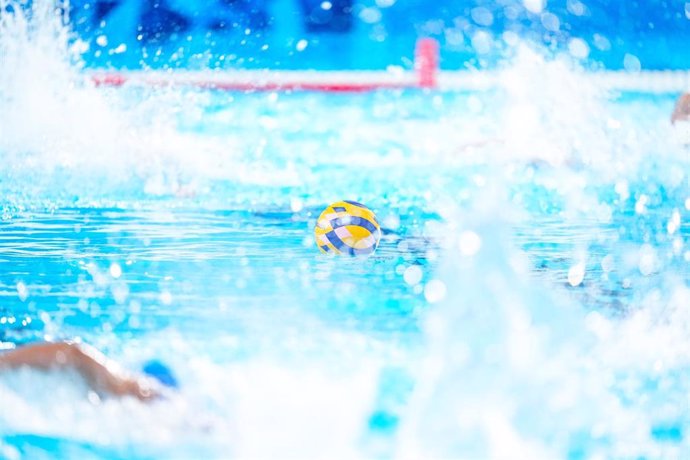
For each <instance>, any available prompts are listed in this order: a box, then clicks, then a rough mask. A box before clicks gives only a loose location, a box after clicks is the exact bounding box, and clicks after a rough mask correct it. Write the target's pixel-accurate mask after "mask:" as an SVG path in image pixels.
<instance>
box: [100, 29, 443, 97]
mask: <svg viewBox="0 0 690 460" xmlns="http://www.w3.org/2000/svg"><path fill="white" fill-rule="evenodd" d="M414 68H415V71H414V72H409V71H403V70H399V71H381V72H377V71H273V70H259V71H252V70H231V71H201V72H199V71H196V72H190V71H129V72H96V73H93V74H92V79H93V81H94V83H95V84H96V85H97V86H123V85H125V84H132V85H138V86H187V87H193V88H202V89H218V90H226V91H242V92H251V91H321V92H330V93H347V92H365V91H376V90H391V89H406V88H426V89H433V88H435V87H436V85H437V81H438V78H437V75H438V72H439V44H438V42H437V41H436V40H434V39H432V38H421V39H419V40H418V41H417V45H416V49H415V65H414Z"/></svg>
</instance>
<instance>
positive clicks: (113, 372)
mask: <svg viewBox="0 0 690 460" xmlns="http://www.w3.org/2000/svg"><path fill="white" fill-rule="evenodd" d="M23 366H28V367H33V368H37V369H43V370H49V369H56V368H70V369H74V370H76V371H77V372H79V374H81V375H82V377H84V379H85V380H86V381H87V383H88V384H89V385H90V386H91V387H92V388H93V389H94V390H98V391H101V392H104V393H109V394H112V395H115V396H125V395H131V396H135V397H137V398H139V399H141V400H148V399H152V398H156V397H157V396H159V391H158V390H157V385H156V384H155V383H154V382H152V381H151V380H150V379H145V378H135V377H134V376H132V375H129V374H128V373H126V372H125V371H124V370H122V369H121V368H120V367H119V366H117V364H116V363H115V362H113V361H111V360H109V359H108V358H106V357H105V356H104V355H103V354H102V353H100V352H99V351H98V350H96V349H95V348H93V347H89V346H87V345H81V344H75V343H69V342H58V343H39V344H33V345H27V346H24V347H20V348H17V349H15V350H11V351H8V352H5V353H2V354H0V371H1V370H3V369H16V368H19V367H23Z"/></svg>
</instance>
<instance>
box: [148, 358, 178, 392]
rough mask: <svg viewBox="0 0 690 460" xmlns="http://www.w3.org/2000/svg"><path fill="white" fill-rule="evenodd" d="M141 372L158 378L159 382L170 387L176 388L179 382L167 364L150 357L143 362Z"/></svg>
mask: <svg viewBox="0 0 690 460" xmlns="http://www.w3.org/2000/svg"><path fill="white" fill-rule="evenodd" d="M141 370H142V372H143V373H144V374H146V375H148V376H150V377H153V378H154V379H156V380H158V381H159V382H160V383H162V384H163V385H165V386H166V387H170V388H178V387H179V384H178V383H177V379H176V378H175V376H174V375H173V373H172V372H171V371H170V369H168V366H166V365H165V364H163V363H162V362H160V361H158V360H157V359H152V360H151V361H148V362H147V363H146V364H144V367H142V369H141Z"/></svg>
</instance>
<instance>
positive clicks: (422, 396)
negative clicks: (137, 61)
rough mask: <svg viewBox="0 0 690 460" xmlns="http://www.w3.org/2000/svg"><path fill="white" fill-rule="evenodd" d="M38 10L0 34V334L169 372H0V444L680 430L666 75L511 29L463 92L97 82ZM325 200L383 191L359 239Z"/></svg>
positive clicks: (370, 444) (466, 449)
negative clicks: (501, 56)
mask: <svg viewBox="0 0 690 460" xmlns="http://www.w3.org/2000/svg"><path fill="white" fill-rule="evenodd" d="M48 25H50V22H48ZM4 27H10V26H7V25H5V26H4ZM45 27H46V28H47V30H46V31H43V32H41V30H39V31H38V32H37V33H36V35H35V36H33V37H30V39H27V40H25V41H23V42H22V41H21V40H19V39H17V38H13V39H12V40H14V41H12V40H9V39H8V38H7V37H8V35H7V34H5V35H2V34H0V51H2V53H3V54H2V55H3V56H4V57H5V59H7V62H13V61H12V59H15V58H17V56H18V55H21V57H22V59H23V61H22V63H23V64H22V66H21V67H14V68H13V69H12V70H9V69H8V68H7V67H0V80H1V81H0V83H3V84H0V101H1V103H0V158H2V163H3V165H4V166H3V168H2V169H0V209H1V210H2V214H1V220H0V341H2V343H3V344H4V345H5V346H11V344H20V343H24V342H31V341H35V340H39V339H43V338H79V339H81V340H83V341H85V342H88V343H91V344H93V345H95V346H97V347H99V348H101V349H103V350H104V351H105V352H106V353H107V354H109V355H110V356H112V357H113V358H115V359H116V360H118V361H120V362H122V363H123V365H125V366H127V367H129V368H131V369H139V368H140V367H141V365H142V364H143V363H144V362H146V361H148V360H149V359H151V358H156V359H160V360H162V361H163V362H165V363H167V364H168V365H169V366H170V367H171V369H172V370H173V372H174V373H175V374H176V376H177V377H178V380H179V382H180V385H181V389H180V391H179V393H178V394H176V395H175V396H173V397H172V398H170V399H169V400H166V401H160V402H156V403H154V404H152V405H143V404H140V403H138V402H136V401H133V400H128V399H124V400H109V399H104V400H99V399H97V398H94V397H93V395H90V396H89V395H88V394H87V390H86V389H85V388H84V385H83V383H81V382H80V381H79V379H77V378H76V377H75V376H73V375H70V374H42V373H39V372H36V371H32V370H28V369H25V370H21V371H17V372H12V373H6V374H3V375H0V406H1V407H2V410H1V411H0V457H1V458H9V459H15V458H32V459H33V458H56V457H66V458H80V459H81V458H277V457H294V458H323V457H324V456H325V457H328V458H403V459H404V458H508V457H511V456H516V455H518V456H520V457H524V458H569V459H581V458H669V457H671V458H683V457H685V456H687V455H688V454H689V453H690V444H689V443H690V441H689V436H688V429H690V418H689V417H688V414H689V413H690V412H689V411H688V390H689V389H690V340H689V339H688V337H690V335H688V329H689V328H690V316H689V315H688V310H687V308H688V305H690V287H689V285H688V284H689V281H690V270H689V268H688V267H689V265H690V248H689V247H688V240H689V238H690V226H689V225H688V219H689V217H690V191H689V190H690V187H689V185H690V182H689V175H688V173H689V171H690V169H689V168H690V154H689V153H688V150H687V147H685V146H684V145H683V142H682V132H679V130H678V129H674V128H672V127H671V126H670V125H669V123H668V118H669V113H670V111H671V109H672V107H673V103H674V99H675V97H676V94H672V93H662V94H659V93H622V92H617V91H604V90H603V89H601V88H599V87H597V86H596V85H593V84H590V83H588V82H587V81H586V80H584V79H582V78H581V75H580V73H579V72H580V71H579V70H578V69H577V67H576V66H575V65H572V64H564V63H563V61H560V60H556V61H550V60H548V59H544V58H542V57H541V56H540V55H539V54H538V53H535V52H533V51H530V50H529V49H522V50H520V51H519V52H517V53H516V55H517V57H516V58H515V59H514V60H513V61H511V62H509V63H506V69H505V71H504V77H505V78H503V79H502V80H501V82H502V83H501V84H500V85H499V86H498V87H497V88H495V89H492V90H490V91H485V92H458V93H438V92H422V91H407V92H385V91H383V92H375V93H370V94H360V95H326V94H314V93H294V94H283V93H281V94H278V93H256V94H229V93H216V92H194V91H186V90H180V89H174V90H169V89H158V90H151V89H137V88H123V89H120V90H104V89H96V88H92V87H90V86H89V85H88V84H85V83H84V81H83V78H82V77H81V76H80V74H79V72H78V71H77V70H76V69H75V68H74V67H73V66H72V64H71V63H70V59H69V56H68V55H65V54H64V51H62V52H61V51H59V49H60V48H59V45H60V41H59V40H54V38H55V36H54V35H51V34H54V33H55V31H56V30H57V31H58V32H59V31H60V30H62V29H60V28H59V27H58V28H57V29H51V28H50V27H48V26H45ZM13 32H15V34H14V35H13V37H17V36H19V35H20V34H16V32H17V30H16V29H13ZM41 33H45V34H46V36H48V37H49V38H51V40H48V41H41V40H40V39H41V38H42V37H44V36H43V35H41ZM63 38H64V37H63ZM10 45H13V46H14V47H13V46H10ZM51 46H55V47H58V48H52V51H54V52H51ZM17 49H19V50H20V53H19V54H17V53H16V52H15V51H16V50H17ZM60 53H62V54H60ZM29 70H31V71H29ZM37 70H40V71H41V72H37ZM45 75H49V76H50V79H48V80H46V79H45V78H44V76H45ZM681 129H682V128H681ZM339 199H355V200H357V201H360V202H363V203H366V204H367V205H368V206H369V207H371V208H372V209H373V210H374V211H375V212H376V213H377V215H378V217H379V220H380V222H381V224H382V227H383V228H384V235H383V239H382V241H381V245H380V247H379V249H378V250H377V252H376V253H375V254H374V255H373V256H372V257H369V258H366V259H348V258H329V257H326V256H322V255H320V254H319V252H318V251H317V248H316V247H315V246H314V244H313V236H312V229H313V225H314V222H315V218H316V216H318V214H319V213H320V212H321V210H322V209H323V207H325V206H326V205H327V204H329V203H331V202H333V201H336V200H339Z"/></svg>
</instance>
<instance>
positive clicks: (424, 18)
mask: <svg viewBox="0 0 690 460" xmlns="http://www.w3.org/2000/svg"><path fill="white" fill-rule="evenodd" d="M70 15H71V18H72V23H73V26H74V29H75V31H76V32H77V34H78V35H79V36H80V37H81V38H83V39H84V41H85V42H87V43H88V45H89V50H88V52H87V54H86V57H87V63H88V65H90V66H97V67H103V66H106V67H115V68H141V67H152V68H161V67H168V66H171V67H187V68H190V67H191V68H202V67H209V66H210V67H214V68H215V67H221V68H279V69H307V68H314V69H385V68H387V67H388V66H401V67H404V68H409V67H411V65H412V58H413V48H414V42H415V40H416V38H417V37H420V36H427V37H434V38H437V39H438V40H439V41H440V42H441V50H442V64H441V65H442V67H443V68H446V69H460V68H464V67H468V66H469V67H479V68H486V67H488V68H491V67H493V66H496V65H497V64H498V63H499V62H500V61H501V59H502V57H504V56H506V55H509V54H510V50H511V46H510V45H511V44H514V43H515V42H516V41H517V40H518V39H522V40H526V41H529V42H532V43H537V44H539V45H540V46H542V47H544V48H545V49H547V50H551V51H553V52H566V53H569V54H571V55H573V56H575V57H576V58H578V59H582V60H583V61H584V62H585V63H586V65H587V66H590V67H604V68H608V69H627V70H631V71H635V70H639V69H685V68H690V1H688V2H686V1H684V0H493V1H484V0H206V1H196V0H72V1H71V3H70Z"/></svg>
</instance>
